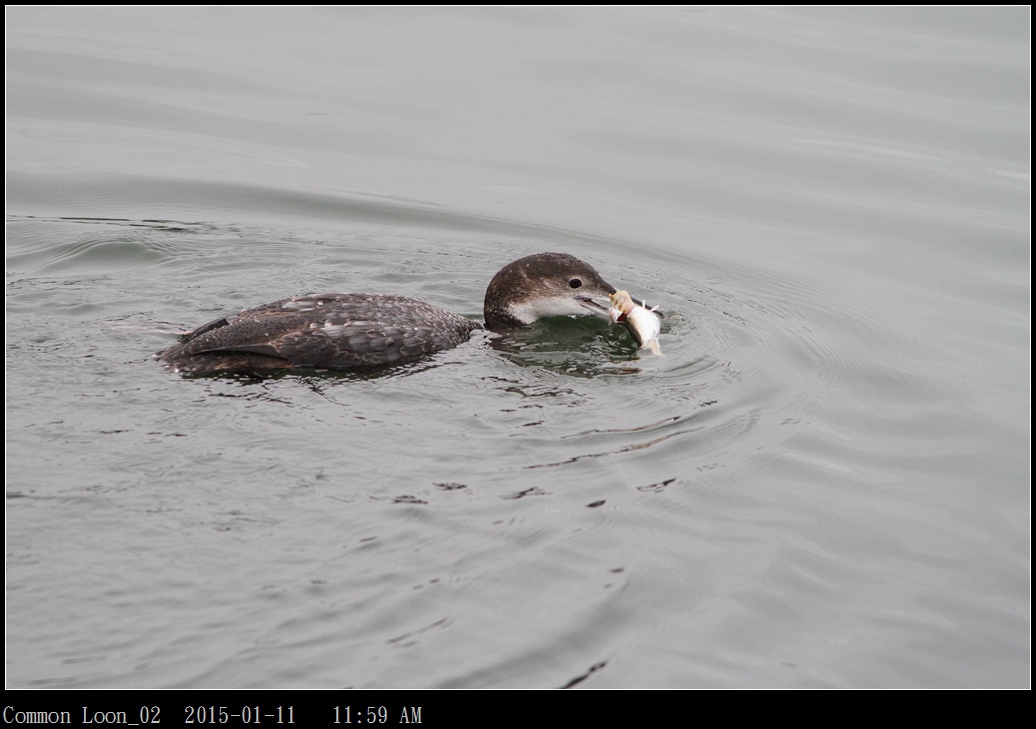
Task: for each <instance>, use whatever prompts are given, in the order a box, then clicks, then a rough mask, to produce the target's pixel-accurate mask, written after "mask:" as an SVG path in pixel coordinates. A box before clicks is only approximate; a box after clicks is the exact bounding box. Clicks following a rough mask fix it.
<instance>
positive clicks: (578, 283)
mask: <svg viewBox="0 0 1036 729" xmlns="http://www.w3.org/2000/svg"><path fill="white" fill-rule="evenodd" d="M568 285H569V287H570V288H573V289H578V288H579V287H580V286H582V285H583V282H582V281H580V280H579V279H578V278H572V279H569V280H568Z"/></svg>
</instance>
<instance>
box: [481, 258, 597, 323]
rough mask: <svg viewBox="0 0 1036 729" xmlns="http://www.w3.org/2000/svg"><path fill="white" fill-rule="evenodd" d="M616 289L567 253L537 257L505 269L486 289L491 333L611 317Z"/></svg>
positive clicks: (587, 265)
mask: <svg viewBox="0 0 1036 729" xmlns="http://www.w3.org/2000/svg"><path fill="white" fill-rule="evenodd" d="M614 293H615V287H614V286H612V285H611V284H609V283H608V282H606V281H605V280H604V279H602V278H601V276H600V274H598V273H597V271H595V270H594V268H593V266H591V265H590V264H588V263H586V262H585V261H581V260H579V259H578V258H576V257H575V256H570V255H568V254H567V253H537V254H535V255H532V256H526V257H525V258H519V259H518V260H517V261H512V262H511V263H508V264H507V265H506V266H504V267H503V268H502V269H501V270H500V272H499V273H497V274H496V276H494V277H493V280H492V281H490V282H489V288H487V289H486V301H485V317H486V327H487V328H489V329H506V328H508V327H516V326H523V325H526V324H532V323H533V322H534V321H536V320H537V319H539V318H541V317H545V316H587V315H594V316H600V317H607V316H608V309H609V302H608V296H609V295H610V294H614Z"/></svg>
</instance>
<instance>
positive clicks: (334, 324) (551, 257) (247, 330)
mask: <svg viewBox="0 0 1036 729" xmlns="http://www.w3.org/2000/svg"><path fill="white" fill-rule="evenodd" d="M613 293H615V287H613V286H611V285H610V284H608V283H606V282H605V281H604V279H602V278H601V277H600V275H599V274H598V273H597V271H595V270H594V268H593V267H592V266H590V265H589V264H588V263H585V262H584V261H581V260H579V259H578V258H576V257H574V256H570V255H568V254H566V253H537V254H535V255H532V256H526V257H525V258H520V259H518V260H517V261H512V262H511V263H509V264H507V265H506V266H504V267H503V268H502V269H501V270H500V271H499V273H497V274H496V276H494V277H493V280H492V281H490V282H489V287H488V288H487V289H486V299H485V304H484V314H485V320H486V321H485V325H482V324H480V323H479V322H477V321H474V320H472V319H468V318H466V317H463V316H460V315H459V314H454V313H453V312H450V311H447V310H446V309H441V308H439V307H438V306H433V305H432V304H428V303H425V302H424V301H418V300H417V299H411V298H408V297H406V296H394V295H391V294H321V295H310V296H297V297H295V298H291V299H283V300H281V301H274V302H273V303H270V304H265V305H263V306H259V307H256V308H255V309H248V310H246V311H242V312H240V313H238V314H233V315H231V316H226V317H223V318H221V319H216V320H215V321H212V322H209V323H208V324H205V325H204V326H201V327H198V328H197V329H195V330H194V331H192V332H190V333H189V334H187V335H185V336H184V337H183V339H182V340H181V341H180V342H179V343H178V344H174V345H173V346H172V347H169V348H168V349H163V350H161V351H159V352H156V353H155V358H156V359H158V360H161V361H162V362H164V363H165V364H166V365H167V366H168V367H169V368H171V369H173V370H175V371H177V372H182V373H188V374H205V373H210V372H226V371H230V372H233V371H238V372H241V371H253V370H267V369H292V368H307V369H349V368H355V367H377V366H380V365H389V364H395V363H398V362H404V361H407V360H411V359H414V358H417V357H421V356H423V355H426V354H429V353H431V352H436V351H438V350H440V349H446V348H449V347H454V346H456V345H458V344H460V343H461V342H466V341H467V340H468V338H469V337H470V335H471V333H472V332H473V331H475V330H476V329H482V328H485V329H490V330H493V331H501V330H507V329H512V328H516V327H521V326H525V325H527V324H531V323H533V322H534V321H536V320H537V319H539V318H541V317H546V316H586V315H588V314H592V315H596V316H602V317H607V316H608V309H609V306H608V296H609V295H610V294H613Z"/></svg>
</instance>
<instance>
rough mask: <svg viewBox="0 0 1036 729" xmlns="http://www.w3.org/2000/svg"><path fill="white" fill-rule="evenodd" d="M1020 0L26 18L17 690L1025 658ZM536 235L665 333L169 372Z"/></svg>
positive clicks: (466, 310)
mask: <svg viewBox="0 0 1036 729" xmlns="http://www.w3.org/2000/svg"><path fill="white" fill-rule="evenodd" d="M1029 13H1030V11H1029V9H1028V8H1027V7H1024V8H1023V7H1014V8H1011V7H1008V8H963V9H957V8H906V9H901V8H858V9H842V8H827V9H805V8H804V9H765V8H626V9H605V8H597V9H579V8H558V9H555V8H432V9H422V8H404V9H397V10H391V9H382V8H330V9H328V8H229V7H224V8H144V7H140V8H69V7H64V8H30V7H20V8H14V9H9V10H8V11H7V12H6V18H5V19H6V47H7V115H6V121H7V124H6V133H7V269H6V270H7V288H6V303H7V317H6V335H7V337H6V342H7V361H6V374H7V378H6V383H7V390H6V398H7V400H6V402H7V443H6V445H7V451H6V456H7V457H6V468H7V471H6V476H7V509H6V528H7V531H6V546H7V579H6V608H7V609H6V629H7V632H6V639H7V640H6V646H7V686H8V687H9V688H55V687H57V688H134V687H138V688H143V687H148V688H343V687H357V688H553V687H561V686H568V685H575V686H578V687H580V688H708V687H722V688H737V687H766V688H811V687H818V688H920V687H926V688H957V687H961V688H963V687H1000V688H1016V687H1026V686H1028V685H1029V681H1030V668H1029V666H1030V638H1031V628H1030V616H1031V608H1030V589H1031V580H1030V569H1031V561H1030V488H1029V480H1030V455H1029V454H1030V451H1029V448H1030V446H1029V442H1030V441H1029V439H1030V376H1029V374H1028V373H1029V371H1030V331H1031V330H1030V273H1029V272H1030V247H1029V241H1030V188H1029V159H1030V100H1031V97H1030V77H1031V66H1030V37H1029V27H1030V22H1029V20H1030V14H1029ZM544 250H557V251H564V252H567V253H571V254H574V255H576V256H579V257H581V258H583V259H585V260H586V261H588V262H590V263H591V264H592V265H594V266H595V267H596V268H597V269H598V270H599V271H600V273H601V274H602V276H603V277H604V278H605V279H606V280H607V281H609V282H610V283H612V284H613V285H615V286H618V287H620V288H628V289H629V290H630V291H631V292H633V293H634V294H635V295H636V296H638V297H643V298H646V299H647V301H648V302H649V303H650V304H651V305H656V304H657V305H660V306H661V308H662V310H663V311H664V312H665V313H666V317H665V325H664V328H663V333H662V337H661V345H662V349H663V351H664V353H665V354H664V356H663V357H654V356H651V355H649V354H641V353H638V352H637V350H636V347H635V345H634V344H633V343H632V342H631V340H630V338H629V335H628V334H627V333H625V331H624V330H622V329H621V328H612V327H610V326H608V325H606V323H603V322H597V321H586V320H564V321H552V322H549V323H545V324H541V325H537V326H536V327H535V328H534V329H533V330H532V331H530V332H528V333H526V334H524V335H522V336H519V337H512V338H500V337H496V336H493V335H488V334H487V335H481V334H480V335H478V336H476V337H474V338H473V339H472V341H470V342H469V343H467V344H465V345H463V346H461V347H458V348H456V349H453V350H450V351H446V352H441V353H439V354H437V355H435V356H432V357H429V358H428V359H425V360H421V361H419V362H416V363H413V364H410V365H407V366H404V367H400V368H396V369H391V370H385V371H381V372H374V373H354V374H329V373H315V372H302V373H296V374H288V375H285V376H280V377H274V378H267V379H257V378H249V377H212V378H196V379H187V378H182V377H179V376H177V375H175V374H172V373H170V372H168V371H166V370H164V369H163V368H162V367H161V366H160V365H158V364H157V363H155V362H153V361H151V360H150V359H149V357H150V355H151V353H152V352H154V351H155V350H158V349H160V348H162V347H165V346H168V345H169V344H171V343H172V342H174V341H175V339H176V335H177V333H178V332H181V331H184V330H186V329H189V328H192V327H194V326H197V325H200V324H202V323H204V322H206V321H209V320H211V319H213V318H215V317H217V316H220V315H223V314H227V313H232V312H234V311H237V310H239V309H242V308H246V307H250V306H255V305H258V304H262V303H265V302H267V301H272V300H275V299H279V298H284V297H287V296H292V295H297V294H303V293H311V292H326V291H371V292H384V293H397V294H406V295H411V296H415V297H418V298H422V299H425V300H428V301H431V302H434V303H436V304H439V305H442V306H445V307H448V308H450V309H453V310H455V311H458V312H460V313H462V314H465V315H468V316H472V317H479V316H480V313H481V304H482V296H483V293H484V290H485V286H486V284H487V283H488V281H489V279H490V278H491V277H492V275H493V274H494V273H495V272H496V271H497V270H498V269H499V268H500V267H501V266H503V265H504V264H505V263H507V262H508V261H510V260H513V259H515V258H518V257H520V256H523V255H527V254H529V253H535V252H538V251H544Z"/></svg>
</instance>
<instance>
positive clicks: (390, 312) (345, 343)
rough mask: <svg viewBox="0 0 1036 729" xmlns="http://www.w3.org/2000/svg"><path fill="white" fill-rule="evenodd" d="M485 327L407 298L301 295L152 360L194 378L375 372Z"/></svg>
mask: <svg viewBox="0 0 1036 729" xmlns="http://www.w3.org/2000/svg"><path fill="white" fill-rule="evenodd" d="M481 328H482V325H481V324H479V323H478V322H476V321H473V320H471V319H467V318H465V317H463V316H460V315H459V314H454V313H452V312H450V311H447V310H445V309H441V308H439V307H437V306H432V305H431V304H428V303H426V302H424V301H419V300H417V299H411V298H408V297H406V296H392V295H387V294H322V295H313V296H299V297H295V298H292V299H283V300H281V301H275V302H273V303H271V304H265V305H263V306H260V307H257V308H255V309H248V310H246V311H242V312H240V313H238V314H235V315H233V316H227V317H223V318H221V319H216V320H215V321H212V322H209V323H208V324H205V325H204V326H201V327H199V328H197V329H195V330H194V331H192V332H190V333H189V334H187V335H186V336H185V337H184V338H183V340H182V341H181V342H180V343H179V344H175V345H173V346H172V347H169V348H168V349H164V350H162V351H160V352H157V353H156V354H155V357H156V358H158V359H159V360H161V361H163V362H165V363H166V364H167V365H168V366H169V367H170V368H172V369H174V370H176V371H177V372H185V373H196V374H200V373H205V372H216V371H228V370H229V371H234V370H238V371H241V370H256V369H291V368H295V367H303V368H311V369H347V368H353V367H376V366H379V365H387V364H394V363H397V362H403V361H406V360H410V359H415V358H417V357H420V356H422V355H426V354H430V353H432V352H436V351H438V350H440V349H446V348H448V347H454V346H456V345H458V344H460V343H461V342H466V341H467V340H468V338H469V337H470V335H471V332H473V331H474V330H476V329H481Z"/></svg>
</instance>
